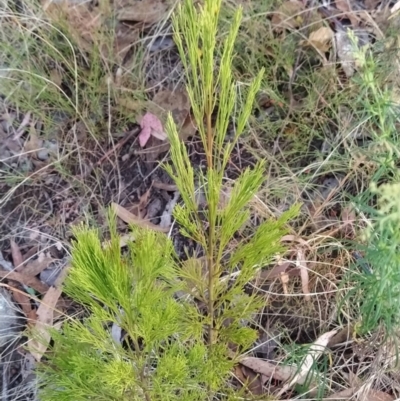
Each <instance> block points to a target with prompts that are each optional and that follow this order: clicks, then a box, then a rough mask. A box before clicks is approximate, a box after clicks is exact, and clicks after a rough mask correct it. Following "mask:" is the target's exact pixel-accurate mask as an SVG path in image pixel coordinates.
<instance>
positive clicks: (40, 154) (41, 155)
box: [36, 149, 49, 161]
mask: <svg viewBox="0 0 400 401" xmlns="http://www.w3.org/2000/svg"><path fill="white" fill-rule="evenodd" d="M36 155H37V158H38V159H39V160H42V161H46V160H47V159H48V158H49V151H48V150H47V149H40V150H38V151H37V153H36Z"/></svg>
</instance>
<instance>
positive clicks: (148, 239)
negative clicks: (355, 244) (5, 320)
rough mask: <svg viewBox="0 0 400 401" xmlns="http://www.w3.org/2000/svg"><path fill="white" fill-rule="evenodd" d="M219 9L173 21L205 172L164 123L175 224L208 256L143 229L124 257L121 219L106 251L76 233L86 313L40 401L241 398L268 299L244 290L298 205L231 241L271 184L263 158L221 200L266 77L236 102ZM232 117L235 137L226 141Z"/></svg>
mask: <svg viewBox="0 0 400 401" xmlns="http://www.w3.org/2000/svg"><path fill="white" fill-rule="evenodd" d="M220 8H221V0H205V2H204V4H203V6H202V7H201V8H196V7H195V6H194V4H193V2H192V0H185V1H184V2H183V5H182V6H180V7H179V8H178V11H177V13H176V14H175V16H174V18H173V25H174V32H175V41H176V43H177V46H178V49H179V51H180V55H181V58H182V62H183V64H184V67H185V71H186V78H187V90H188V93H189V96H190V99H191V104H192V108H193V112H194V117H195V120H196V123H197V126H198V128H199V133H200V137H201V140H202V142H203V146H204V150H205V154H206V157H207V169H206V170H205V171H204V172H202V171H199V172H196V171H195V170H194V169H193V167H192V164H191V162H190V158H189V155H188V153H187V150H186V147H185V145H184V144H183V143H182V142H181V141H180V139H179V135H178V132H177V128H176V126H175V124H174V122H173V120H172V118H169V120H168V124H167V131H168V137H169V141H170V143H171V164H169V165H166V166H165V168H166V170H167V171H168V172H169V174H170V175H171V176H172V177H173V178H174V180H175V182H176V185H177V187H178V189H179V191H180V193H181V196H182V204H181V205H179V206H177V207H176V208H175V212H174V216H175V219H176V221H177V222H178V223H179V225H180V226H181V231H182V233H183V234H184V235H186V236H187V237H189V238H191V239H193V240H194V241H196V242H197V243H198V244H199V245H200V246H201V247H202V248H203V254H204V256H203V257H201V258H189V259H188V260H186V261H183V262H181V261H178V260H177V258H176V256H175V254H174V250H173V246H172V242H171V241H170V239H168V238H167V237H166V236H165V235H164V234H160V233H155V232H150V231H146V230H143V229H140V230H139V229H134V237H135V241H134V242H132V243H130V244H129V252H128V255H126V256H121V254H120V249H119V239H118V235H117V232H116V228H115V223H114V219H113V217H112V218H110V227H111V228H110V231H111V241H110V242H109V243H108V245H107V246H106V247H103V246H102V244H101V240H100V238H99V235H98V233H96V232H95V231H93V230H87V229H82V228H81V229H78V230H76V232H75V234H76V242H75V243H74V248H73V252H72V260H73V266H72V269H71V273H70V275H69V277H68V279H67V281H66V285H65V292H66V293H67V294H68V295H70V296H71V297H72V298H73V299H74V300H76V301H78V302H80V303H81V304H83V305H85V306H86V307H87V317H86V318H84V319H81V320H77V319H74V320H69V321H68V322H66V323H64V326H63V329H62V331H61V332H60V333H54V346H53V347H52V348H51V350H50V352H49V353H48V355H47V356H46V357H47V362H45V363H44V364H43V365H42V374H41V378H42V388H43V390H42V394H41V400H42V401H47V400H49V401H50V400H52V401H53V400H55V399H59V400H74V401H77V400H87V399H96V400H103V399H104V400H146V401H153V400H163V401H164V400H206V399H209V400H211V399H217V398H218V399H231V398H232V397H234V396H233V395H232V389H230V388H229V380H228V379H229V375H230V372H231V370H232V368H233V366H234V365H235V363H236V362H237V358H238V356H239V355H240V353H241V352H242V351H243V350H245V349H246V348H248V347H249V346H251V345H252V343H253V342H254V340H255V339H256V332H255V330H253V328H252V327H251V322H252V319H253V316H254V313H255V312H257V311H259V310H260V308H261V307H262V305H263V303H264V300H263V299H262V298H261V297H259V296H258V295H257V294H253V293H248V292H246V291H245V285H246V284H247V283H248V282H249V281H250V280H251V279H252V278H253V277H254V275H255V273H256V272H257V270H258V269H260V268H262V267H263V266H265V265H266V264H268V263H269V262H271V260H272V258H273V257H274V255H276V254H277V253H278V252H282V251H283V248H282V246H281V244H280V241H281V238H282V236H283V235H285V233H286V228H285V227H286V223H287V221H288V220H289V219H290V218H292V217H293V216H294V215H295V214H296V210H295V209H296V208H294V209H292V210H290V211H289V212H286V213H284V214H283V215H282V216H280V217H279V218H278V219H276V220H271V221H265V222H263V223H261V224H260V225H259V227H257V228H256V229H255V230H254V233H253V234H251V235H249V236H248V238H245V239H242V240H240V241H239V242H237V241H238V240H237V239H236V244H237V245H236V249H231V248H232V245H231V244H232V239H233V238H234V236H235V234H236V233H237V231H238V230H239V229H241V228H243V226H244V225H245V224H246V223H247V222H248V221H249V214H250V211H249V202H250V201H251V199H252V198H253V197H254V195H255V194H256V193H257V191H258V189H259V188H260V186H261V184H262V182H263V180H264V163H262V162H260V163H258V164H257V165H256V166H255V167H254V168H252V169H246V170H244V171H243V173H242V175H241V176H240V177H239V178H238V179H237V180H236V181H235V182H234V183H233V185H232V186H231V188H230V191H229V195H228V196H227V197H226V199H224V200H221V194H222V193H223V190H224V185H225V180H224V174H225V170H226V167H227V164H228V161H229V158H230V155H231V152H232V150H233V149H234V146H235V145H236V143H237V140H238V138H239V136H240V134H241V133H242V132H243V131H244V130H245V128H246V122H247V120H248V117H249V115H250V113H251V111H252V105H253V102H254V98H255V95H256V93H257V91H258V90H259V89H260V85H261V78H262V73H263V72H262V71H261V72H260V74H259V76H258V77H257V78H256V79H255V81H254V82H253V83H251V84H250V86H249V88H248V91H247V99H246V100H245V101H244V102H243V104H242V105H240V104H238V102H237V99H236V85H235V83H234V82H233V79H232V71H231V63H232V58H233V44H234V41H235V37H236V34H237V32H238V29H239V24H240V19H241V9H240V8H239V9H238V11H237V12H236V14H235V16H234V18H233V20H232V24H231V28H230V31H229V32H228V33H227V35H226V38H225V40H223V41H221V40H217V33H218V17H219V12H220ZM214 116H216V118H214ZM230 118H232V119H233V120H234V121H235V124H236V132H235V135H234V138H233V140H231V141H228V140H227V138H226V132H227V128H228V123H229V120H230ZM196 182H201V183H202V187H203V191H204V194H205V198H206V206H205V207H204V206H203V207H202V208H201V209H200V206H199V205H198V202H197V200H196V197H195V183H196ZM118 330H119V331H118ZM116 331H117V332H120V333H121V334H122V341H120V337H118V338H117V337H116V336H115V332H116Z"/></svg>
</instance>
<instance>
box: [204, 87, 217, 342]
mask: <svg viewBox="0 0 400 401" xmlns="http://www.w3.org/2000/svg"><path fill="white" fill-rule="evenodd" d="M212 98H213V93H212V91H211V93H209V97H208V107H207V108H208V110H207V113H206V114H207V115H206V124H207V149H206V153H207V168H208V169H209V170H213V169H214V164H213V146H214V144H213V141H214V133H213V127H212V108H213V107H212ZM208 185H210V182H208ZM212 191H213V189H211V190H209V193H210V194H211V193H212ZM215 206H216V205H215V199H214V197H211V196H210V198H209V202H208V216H209V222H208V223H209V226H208V249H207V269H208V313H209V317H210V326H209V329H208V344H209V346H210V348H211V347H212V345H213V344H214V343H215V341H216V339H215V331H214V302H215V301H214V280H215V278H216V273H217V272H216V271H215V261H214V244H215V220H216V216H215Z"/></svg>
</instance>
